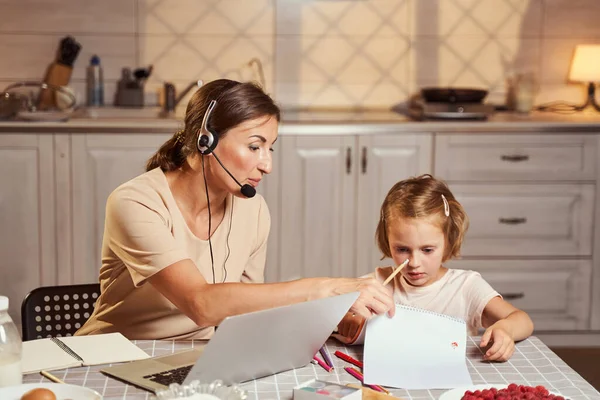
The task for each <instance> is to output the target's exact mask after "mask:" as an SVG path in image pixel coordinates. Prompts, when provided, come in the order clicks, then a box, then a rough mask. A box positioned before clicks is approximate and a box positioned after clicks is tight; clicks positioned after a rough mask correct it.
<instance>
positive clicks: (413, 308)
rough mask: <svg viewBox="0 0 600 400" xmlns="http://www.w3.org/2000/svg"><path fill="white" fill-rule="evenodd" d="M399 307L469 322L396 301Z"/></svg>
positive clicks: (464, 322)
mask: <svg viewBox="0 0 600 400" xmlns="http://www.w3.org/2000/svg"><path fill="white" fill-rule="evenodd" d="M398 307H400V308H404V309H406V310H412V311H417V312H421V313H425V314H433V315H436V316H438V317H443V318H447V319H449V320H451V321H455V322H460V323H462V324H465V325H466V324H467V322H466V321H465V320H463V319H460V318H456V317H452V316H450V315H446V314H440V313H438V312H435V311H431V310H426V309H424V308H419V307H415V306H409V305H406V304H401V303H396V308H398Z"/></svg>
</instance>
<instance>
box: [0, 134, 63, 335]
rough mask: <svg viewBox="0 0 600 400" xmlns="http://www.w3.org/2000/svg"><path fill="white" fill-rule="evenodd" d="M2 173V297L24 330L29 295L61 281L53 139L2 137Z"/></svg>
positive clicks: (15, 135)
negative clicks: (24, 306)
mask: <svg viewBox="0 0 600 400" xmlns="http://www.w3.org/2000/svg"><path fill="white" fill-rule="evenodd" d="M0 169H1V170H2V174H0V187H1V188H2V189H1V191H0V215H1V220H2V223H0V254H1V255H2V257H1V261H0V271H1V274H2V278H1V280H0V295H3V296H7V297H8V298H9V300H10V309H9V313H10V315H11V316H12V317H13V318H14V320H15V322H16V323H17V324H18V325H20V321H21V317H20V314H21V313H20V309H21V301H22V300H23V299H24V297H25V295H26V294H27V293H29V292H30V291H31V289H33V288H36V287H38V286H42V285H52V284H55V283H56V279H57V266H56V233H55V228H56V220H55V201H54V194H55V190H54V157H53V137H52V135H45V134H40V135H36V134H28V135H23V134H3V135H0Z"/></svg>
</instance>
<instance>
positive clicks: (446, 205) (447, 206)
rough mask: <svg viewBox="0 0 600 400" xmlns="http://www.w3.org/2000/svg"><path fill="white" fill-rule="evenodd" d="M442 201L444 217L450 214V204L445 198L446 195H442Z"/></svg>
mask: <svg viewBox="0 0 600 400" xmlns="http://www.w3.org/2000/svg"><path fill="white" fill-rule="evenodd" d="M442 201H443V202H444V214H446V217H449V216H450V204H448V200H446V196H444V195H442Z"/></svg>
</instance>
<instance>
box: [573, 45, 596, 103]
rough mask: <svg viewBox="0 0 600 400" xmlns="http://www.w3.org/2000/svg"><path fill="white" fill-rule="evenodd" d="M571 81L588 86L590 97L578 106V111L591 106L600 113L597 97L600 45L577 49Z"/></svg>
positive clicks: (584, 46) (578, 46)
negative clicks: (584, 83)
mask: <svg viewBox="0 0 600 400" xmlns="http://www.w3.org/2000/svg"><path fill="white" fill-rule="evenodd" d="M569 80H570V81H574V82H586V83H587V84H588V97H587V99H586V101H585V104H584V105H582V106H578V107H577V110H583V109H584V108H586V107H587V106H589V105H590V104H591V105H592V106H594V108H595V109H596V110H598V111H600V105H598V103H597V102H596V97H595V94H596V84H597V83H598V82H600V44H580V45H577V47H575V55H574V56H573V61H571V70H570V72H569Z"/></svg>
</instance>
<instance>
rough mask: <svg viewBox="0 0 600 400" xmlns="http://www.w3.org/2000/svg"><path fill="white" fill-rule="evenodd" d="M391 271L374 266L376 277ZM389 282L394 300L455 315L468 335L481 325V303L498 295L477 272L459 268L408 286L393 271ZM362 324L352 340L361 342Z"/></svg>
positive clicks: (474, 333)
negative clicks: (416, 284) (430, 280)
mask: <svg viewBox="0 0 600 400" xmlns="http://www.w3.org/2000/svg"><path fill="white" fill-rule="evenodd" d="M393 271H394V268H393V267H382V268H377V269H376V270H375V274H376V275H375V276H376V278H377V280H379V281H384V280H385V279H386V278H387V277H388V276H390V274H391V273H392V272H393ZM367 276H369V275H367ZM370 276H373V274H370ZM393 283H394V302H396V303H399V304H406V305H409V306H413V307H418V308H422V309H425V310H429V311H434V312H437V313H439V314H444V315H449V316H452V317H455V318H459V319H461V320H463V321H465V322H466V324H467V331H468V333H469V334H470V335H477V332H478V330H479V329H480V328H482V323H481V316H482V314H483V310H484V309H485V306H487V304H488V303H489V302H490V300H492V299H493V298H494V297H496V296H500V294H499V293H498V292H496V291H495V290H494V289H493V288H492V287H491V286H490V284H489V283H487V282H486V281H485V280H484V279H483V278H482V277H481V274H479V272H475V271H468V270H463V269H448V271H446V273H445V274H444V276H442V278H441V279H439V280H438V281H435V282H434V283H432V284H431V285H429V286H423V287H415V286H411V285H409V284H408V283H407V282H406V280H405V279H404V278H403V277H402V274H398V275H396V276H395V277H394V280H393ZM365 327H366V324H365V325H363V330H362V332H361V333H360V335H359V336H358V338H357V339H356V341H354V343H352V344H360V343H363V342H364V338H365V332H366V329H365Z"/></svg>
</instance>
